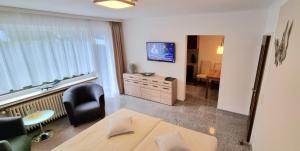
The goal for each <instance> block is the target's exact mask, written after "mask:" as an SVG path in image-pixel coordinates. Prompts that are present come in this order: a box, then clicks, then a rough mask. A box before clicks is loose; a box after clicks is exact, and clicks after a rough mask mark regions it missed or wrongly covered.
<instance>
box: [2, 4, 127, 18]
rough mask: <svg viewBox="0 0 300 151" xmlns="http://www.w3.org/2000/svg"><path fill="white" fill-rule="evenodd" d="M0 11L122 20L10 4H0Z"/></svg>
mask: <svg viewBox="0 0 300 151" xmlns="http://www.w3.org/2000/svg"><path fill="white" fill-rule="evenodd" d="M0 11H6V12H14V13H25V14H32V15H48V16H54V17H65V18H73V19H86V20H94V21H106V22H110V21H112V22H122V21H123V20H122V19H112V18H105V17H94V16H84V15H74V14H68V13H59V12H53V11H44V10H33V9H27V8H19V7H11V6H0Z"/></svg>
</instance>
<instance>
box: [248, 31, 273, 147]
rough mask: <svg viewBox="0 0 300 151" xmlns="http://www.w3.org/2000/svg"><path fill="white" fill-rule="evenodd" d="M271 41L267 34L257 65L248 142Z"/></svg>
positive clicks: (249, 136)
mask: <svg viewBox="0 0 300 151" xmlns="http://www.w3.org/2000/svg"><path fill="white" fill-rule="evenodd" d="M270 41H271V36H270V35H265V36H264V37H263V41H262V45H261V50H260V55H259V61H258V65H257V71H256V77H255V82H254V86H253V89H252V99H251V105H250V111H249V121H248V134H247V142H250V139H251V133H252V128H253V124H254V120H255V114H256V108H257V104H258V99H259V94H260V89H261V84H262V79H263V75H264V70H265V65H266V60H267V56H268V51H269V45H270Z"/></svg>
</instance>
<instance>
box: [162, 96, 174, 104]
mask: <svg viewBox="0 0 300 151" xmlns="http://www.w3.org/2000/svg"><path fill="white" fill-rule="evenodd" d="M160 102H161V103H163V104H168V105H173V102H172V97H171V95H165V94H161V95H160Z"/></svg>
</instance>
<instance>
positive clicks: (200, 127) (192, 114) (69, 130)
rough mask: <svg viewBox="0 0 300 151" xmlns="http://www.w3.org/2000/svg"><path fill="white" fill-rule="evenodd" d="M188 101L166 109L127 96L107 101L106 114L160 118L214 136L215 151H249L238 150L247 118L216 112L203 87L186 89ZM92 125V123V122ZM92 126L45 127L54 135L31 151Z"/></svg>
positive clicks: (40, 150)
mask: <svg viewBox="0 0 300 151" xmlns="http://www.w3.org/2000/svg"><path fill="white" fill-rule="evenodd" d="M187 90H188V91H187V99H186V101H184V102H178V103H176V104H175V106H167V105H163V104H159V103H155V102H151V101H146V100H142V99H139V98H135V97H130V96H119V97H116V98H112V99H106V112H107V114H111V113H113V112H115V111H117V110H119V109H120V108H128V109H131V110H134V111H138V112H141V113H145V114H148V115H151V116H155V117H159V118H162V119H164V120H165V121H168V122H171V123H173V124H176V125H179V126H182V127H186V128H189V129H193V130H196V131H199V132H203V133H206V134H209V135H214V136H216V137H217V139H218V151H250V147H249V146H240V145H239V141H240V140H244V139H245V137H246V132H247V131H246V127H247V125H246V124H247V117H245V116H241V115H237V114H233V113H228V112H224V111H219V110H217V109H216V106H217V101H216V100H217V93H218V91H216V90H211V91H210V93H209V98H210V99H208V100H206V99H204V92H205V91H204V87H196V86H188V87H187ZM93 123H94V122H93ZM93 123H88V124H84V125H81V126H79V127H76V128H74V127H72V126H70V124H69V122H68V121H67V118H63V119H61V120H58V121H56V122H53V123H51V124H49V125H48V128H52V129H53V130H54V132H55V135H54V137H53V138H51V139H49V140H47V141H45V142H41V143H35V144H33V148H32V150H33V151H47V150H51V149H52V148H54V147H55V146H57V145H59V144H60V143H62V142H64V141H65V140H67V139H69V138H71V137H72V136H74V135H76V134H77V133H79V132H80V131H82V130H84V129H85V128H87V127H89V126H91V125H92V124H93Z"/></svg>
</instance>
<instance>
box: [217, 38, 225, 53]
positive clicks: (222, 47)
mask: <svg viewBox="0 0 300 151" xmlns="http://www.w3.org/2000/svg"><path fill="white" fill-rule="evenodd" d="M223 53H224V38H223V39H222V42H221V45H219V46H218V49H217V54H218V55H222V54H223Z"/></svg>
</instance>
